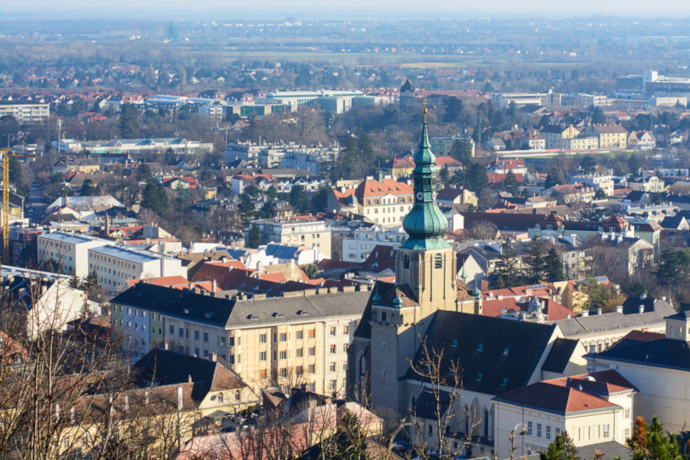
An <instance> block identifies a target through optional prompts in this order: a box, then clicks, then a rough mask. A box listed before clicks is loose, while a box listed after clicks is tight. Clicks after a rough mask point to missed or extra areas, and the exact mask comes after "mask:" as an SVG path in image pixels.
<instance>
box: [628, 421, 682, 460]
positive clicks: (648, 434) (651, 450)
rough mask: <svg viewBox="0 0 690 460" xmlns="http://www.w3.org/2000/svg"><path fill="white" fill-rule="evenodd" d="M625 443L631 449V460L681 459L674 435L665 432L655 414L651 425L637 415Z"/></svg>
mask: <svg viewBox="0 0 690 460" xmlns="http://www.w3.org/2000/svg"><path fill="white" fill-rule="evenodd" d="M625 443H626V444H627V446H628V448H630V450H632V457H631V458H632V459H633V460H682V459H683V457H682V455H681V454H680V446H679V445H678V440H677V437H676V435H675V434H672V433H665V432H664V426H663V425H662V424H661V422H659V418H658V417H657V416H656V415H655V416H654V417H653V418H652V425H651V426H649V425H647V423H645V421H644V419H643V418H642V417H637V419H636V420H635V428H634V430H633V435H632V436H631V437H630V438H629V439H627V440H626V442H625Z"/></svg>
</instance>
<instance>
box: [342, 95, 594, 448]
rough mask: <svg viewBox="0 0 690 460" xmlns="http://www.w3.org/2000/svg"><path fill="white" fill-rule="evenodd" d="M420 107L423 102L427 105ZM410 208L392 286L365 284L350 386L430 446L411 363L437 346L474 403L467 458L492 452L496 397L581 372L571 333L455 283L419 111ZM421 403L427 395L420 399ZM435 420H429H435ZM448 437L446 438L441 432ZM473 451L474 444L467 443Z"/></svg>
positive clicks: (446, 369) (425, 383) (467, 402)
mask: <svg viewBox="0 0 690 460" xmlns="http://www.w3.org/2000/svg"><path fill="white" fill-rule="evenodd" d="M425 105H426V104H425ZM414 162H415V168H414V170H413V179H414V205H413V207H412V210H411V211H410V213H409V214H408V215H407V216H406V217H405V219H404V221H403V227H404V229H405V231H406V232H407V234H408V235H409V239H408V240H407V241H405V243H404V244H402V245H401V246H400V248H399V250H398V253H397V256H396V261H395V265H396V270H395V273H396V282H395V284H390V283H384V282H378V283H377V284H376V286H375V287H374V289H372V291H371V296H370V297H369V300H368V303H367V306H366V308H365V310H364V313H363V316H362V319H361V321H360V322H359V324H358V326H357V329H356V331H355V334H354V339H353V341H352V343H351V345H350V347H349V349H348V371H347V372H348V375H347V384H348V393H349V397H350V398H352V399H353V400H358V401H362V402H363V403H364V404H366V405H369V406H370V407H371V408H372V409H374V410H377V409H381V408H387V409H389V410H392V411H395V412H397V413H398V414H400V415H401V416H407V415H410V414H411V413H412V415H414V416H415V418H416V420H417V421H418V422H420V423H422V424H423V426H424V427H425V428H424V429H423V430H422V431H421V435H423V436H426V437H428V438H429V439H427V442H428V443H429V445H433V444H434V443H435V442H434V441H435V439H436V440H437V439H439V434H438V433H435V432H434V430H435V428H434V427H435V426H436V423H435V422H433V420H429V421H427V422H424V419H425V418H429V417H431V418H434V416H433V413H434V412H435V406H434V410H431V411H429V410H426V412H425V410H424V409H423V407H427V409H428V407H429V405H428V404H422V402H423V401H424V399H425V398H427V399H428V394H429V391H428V389H429V388H430V386H431V385H437V386H439V387H441V388H440V390H441V391H442V392H443V391H453V389H452V388H446V387H445V385H439V384H438V383H437V382H431V381H429V380H428V379H425V378H424V377H423V376H421V375H419V374H418V373H417V372H415V370H414V369H415V367H417V368H419V366H411V363H415V364H419V363H421V362H422V361H423V360H424V353H423V350H424V348H425V347H426V349H427V350H429V351H431V350H433V351H435V352H442V360H441V372H442V373H445V374H446V375H449V374H450V373H451V372H452V370H451V368H452V367H453V364H454V363H456V364H458V365H459V371H461V372H462V379H461V380H462V386H463V390H462V394H461V397H460V398H458V399H457V400H456V401H455V403H457V404H461V407H468V408H471V416H470V415H469V412H468V413H467V416H465V417H464V419H465V420H466V422H468V423H463V424H459V426H458V427H456V429H455V431H454V432H453V436H457V437H458V439H460V437H461V436H465V435H466V434H467V433H466V432H463V431H469V430H470V428H469V427H470V426H473V427H474V428H473V429H471V431H472V433H471V434H470V435H471V436H472V439H473V443H472V446H471V449H473V452H471V453H472V454H473V455H479V454H486V455H489V454H493V446H494V424H495V420H494V417H495V414H494V403H493V398H494V397H496V396H498V395H500V394H503V393H506V392H508V391H512V390H515V389H517V388H521V387H523V386H526V385H530V384H532V383H535V382H539V381H541V380H544V379H547V378H557V377H561V376H564V375H572V374H573V373H578V372H584V371H585V369H586V363H585V362H584V360H583V359H581V358H577V356H578V355H579V356H580V357H581V356H582V354H584V350H577V347H578V346H580V347H581V345H579V344H578V342H577V340H569V339H565V338H563V334H562V333H561V331H560V329H559V328H558V327H557V326H555V325H552V324H551V325H547V324H536V323H528V322H523V321H512V320H507V319H499V318H491V317H486V316H481V293H480V292H479V291H477V290H476V289H475V291H470V290H469V289H468V288H467V286H466V285H464V283H463V282H462V281H460V280H456V273H457V271H456V267H457V263H456V254H455V250H454V248H453V246H452V245H451V244H449V243H448V242H446V241H445V240H444V238H443V236H444V234H445V233H446V231H447V230H448V223H447V219H446V218H445V217H444V215H443V213H442V212H441V210H440V209H439V207H438V204H437V203H436V194H437V186H436V168H435V156H434V154H433V153H432V152H431V149H430V145H429V139H428V134H427V124H426V107H425V108H424V125H423V129H422V140H421V142H420V144H419V150H418V152H417V153H416V155H415V156H414ZM427 403H428V402H427ZM432 422H433V423H432ZM444 436H445V435H444ZM474 449H476V450H474Z"/></svg>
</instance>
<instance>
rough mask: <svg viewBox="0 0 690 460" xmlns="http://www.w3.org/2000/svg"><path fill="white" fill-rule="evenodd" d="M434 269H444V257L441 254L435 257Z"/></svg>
mask: <svg viewBox="0 0 690 460" xmlns="http://www.w3.org/2000/svg"><path fill="white" fill-rule="evenodd" d="M434 268H436V269H438V268H443V256H442V255H441V254H436V255H435V256H434Z"/></svg>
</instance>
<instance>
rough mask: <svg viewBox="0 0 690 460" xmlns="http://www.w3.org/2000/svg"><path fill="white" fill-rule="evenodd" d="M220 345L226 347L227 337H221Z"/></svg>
mask: <svg viewBox="0 0 690 460" xmlns="http://www.w3.org/2000/svg"><path fill="white" fill-rule="evenodd" d="M220 346H221V347H224V346H225V337H221V338H220Z"/></svg>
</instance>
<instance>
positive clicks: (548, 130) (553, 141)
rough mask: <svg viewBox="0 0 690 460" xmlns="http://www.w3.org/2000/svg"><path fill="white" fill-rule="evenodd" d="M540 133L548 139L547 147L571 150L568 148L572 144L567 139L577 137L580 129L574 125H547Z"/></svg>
mask: <svg viewBox="0 0 690 460" xmlns="http://www.w3.org/2000/svg"><path fill="white" fill-rule="evenodd" d="M540 134H541V135H542V137H543V138H544V139H545V140H546V148H547V149H561V150H570V149H567V148H566V147H568V146H570V143H566V142H565V141H566V140H567V139H572V138H575V137H577V136H578V135H579V134H580V131H579V130H578V129H577V128H575V127H574V126H573V125H569V126H566V125H547V126H544V128H543V129H542V130H541V132H540ZM566 144H567V145H566Z"/></svg>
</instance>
